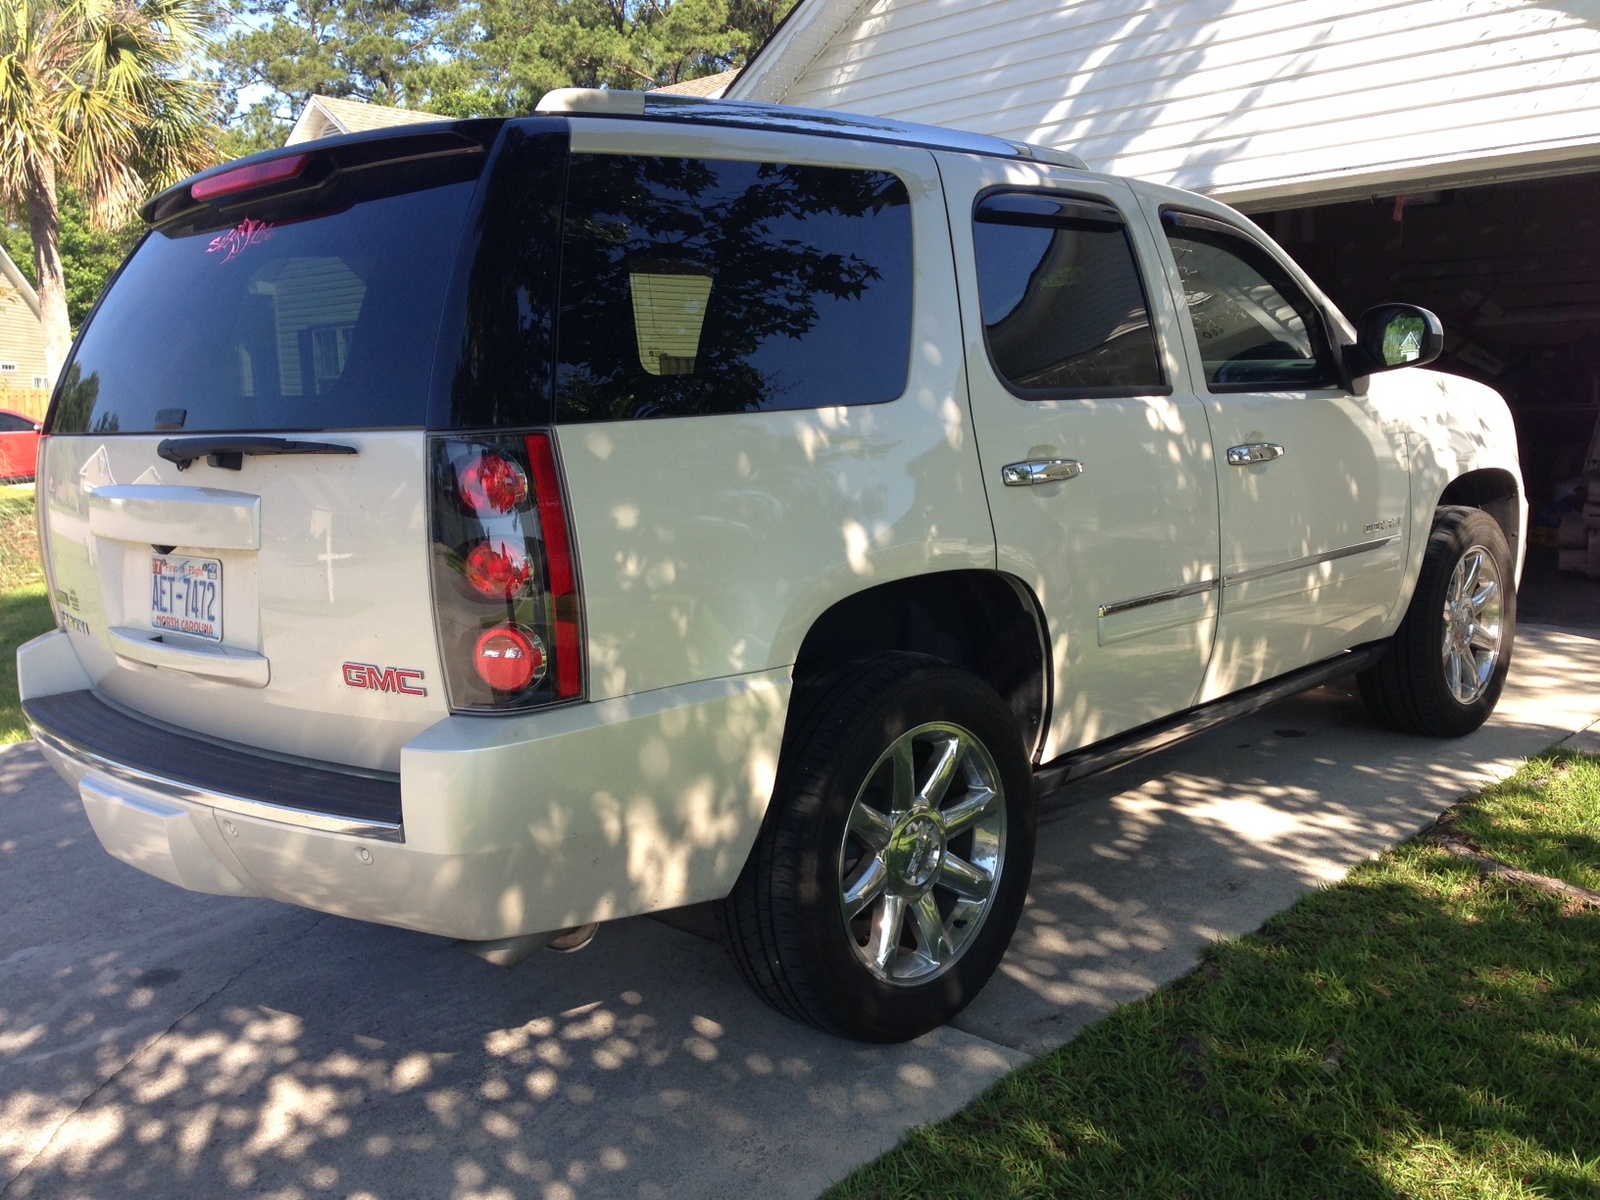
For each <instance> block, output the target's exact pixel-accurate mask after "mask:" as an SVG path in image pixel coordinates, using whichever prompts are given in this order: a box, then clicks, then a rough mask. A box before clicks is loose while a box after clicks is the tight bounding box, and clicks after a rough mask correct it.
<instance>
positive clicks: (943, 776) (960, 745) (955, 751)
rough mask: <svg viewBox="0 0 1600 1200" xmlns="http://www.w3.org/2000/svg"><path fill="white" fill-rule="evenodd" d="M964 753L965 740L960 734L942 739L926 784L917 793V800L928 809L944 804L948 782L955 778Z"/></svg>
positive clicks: (953, 734) (965, 748) (948, 788)
mask: <svg viewBox="0 0 1600 1200" xmlns="http://www.w3.org/2000/svg"><path fill="white" fill-rule="evenodd" d="M966 751H967V739H966V738H964V737H962V736H961V735H960V734H955V733H952V734H950V735H948V736H947V737H945V738H944V741H943V745H941V746H940V747H939V753H938V755H937V757H935V758H934V760H933V766H932V768H931V769H930V770H929V772H928V782H927V783H925V784H923V785H922V790H921V792H920V793H919V799H920V800H921V801H922V802H923V803H925V804H927V805H928V807H930V808H938V807H939V805H940V804H942V803H943V802H944V796H945V793H946V792H948V791H949V790H950V781H951V780H952V779H954V778H955V776H956V769H957V768H958V767H960V765H961V759H962V756H963V755H965V754H966Z"/></svg>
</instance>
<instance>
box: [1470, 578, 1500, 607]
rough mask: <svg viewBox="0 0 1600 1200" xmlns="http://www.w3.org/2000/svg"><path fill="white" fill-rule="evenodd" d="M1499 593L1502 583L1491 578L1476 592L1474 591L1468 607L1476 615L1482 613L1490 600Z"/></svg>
mask: <svg viewBox="0 0 1600 1200" xmlns="http://www.w3.org/2000/svg"><path fill="white" fill-rule="evenodd" d="M1499 595H1500V584H1499V582H1498V581H1497V580H1494V579H1491V580H1489V581H1488V582H1487V583H1485V584H1484V585H1483V586H1482V587H1481V588H1479V589H1478V590H1477V591H1476V592H1473V593H1472V596H1471V598H1470V599H1468V601H1467V607H1468V608H1469V609H1471V611H1472V612H1473V614H1474V615H1477V614H1480V613H1482V612H1483V610H1484V609H1485V608H1487V607H1488V606H1489V602H1490V601H1491V600H1493V599H1495V598H1496V597H1497V596H1499Z"/></svg>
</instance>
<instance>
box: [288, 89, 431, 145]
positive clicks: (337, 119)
mask: <svg viewBox="0 0 1600 1200" xmlns="http://www.w3.org/2000/svg"><path fill="white" fill-rule="evenodd" d="M448 120H450V118H449V117H441V116H439V114H438V113H430V112H422V111H421V110H420V109H415V108H390V107H389V106H388V105H384V104H368V103H366V101H364V100H339V99H336V98H335V97H333V96H313V97H311V99H310V100H309V101H308V102H307V103H306V106H305V108H304V109H302V110H301V112H300V116H299V118H298V119H297V120H296V121H295V123H294V128H293V129H291V130H289V137H288V138H287V140H285V142H284V143H283V144H284V145H285V146H293V145H294V144H295V143H297V142H314V141H316V140H317V139H318V138H326V137H337V136H338V135H339V134H341V133H364V132H365V131H366V130H369V129H388V128H391V127H392V126H395V125H417V124H420V123H422V122H424V121H448Z"/></svg>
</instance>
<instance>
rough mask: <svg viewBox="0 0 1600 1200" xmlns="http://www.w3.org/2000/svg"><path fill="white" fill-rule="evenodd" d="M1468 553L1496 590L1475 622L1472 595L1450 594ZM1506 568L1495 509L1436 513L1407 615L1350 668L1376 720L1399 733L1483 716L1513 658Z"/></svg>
mask: <svg viewBox="0 0 1600 1200" xmlns="http://www.w3.org/2000/svg"><path fill="white" fill-rule="evenodd" d="M1473 561H1477V563H1478V564H1479V571H1480V573H1481V572H1483V571H1489V570H1492V572H1493V574H1494V577H1495V578H1494V582H1495V585H1496V589H1497V590H1496V594H1495V596H1494V597H1492V598H1491V599H1490V600H1489V601H1486V602H1485V603H1484V604H1483V605H1482V606H1481V611H1478V612H1477V613H1476V617H1485V616H1487V617H1491V618H1492V619H1491V620H1487V621H1482V622H1479V621H1477V620H1476V619H1475V617H1474V615H1473V613H1472V609H1473V607H1474V605H1473V604H1471V603H1470V599H1471V598H1470V597H1468V601H1469V602H1468V603H1467V605H1466V606H1465V607H1463V605H1462V603H1461V602H1460V598H1459V597H1457V596H1456V595H1455V594H1454V593H1455V592H1456V591H1457V590H1458V587H1459V585H1460V584H1461V583H1463V582H1467V581H1468V578H1467V576H1468V572H1470V571H1471V569H1472V563H1473ZM1458 568H1459V569H1460V571H1461V574H1460V575H1458V573H1457V572H1458ZM1514 570H1515V568H1514V565H1513V563H1512V560H1511V550H1510V547H1508V546H1507V545H1506V538H1505V534H1504V533H1502V532H1501V530H1500V526H1499V524H1497V523H1496V521H1495V520H1494V518H1493V517H1491V516H1489V515H1488V514H1487V513H1485V512H1483V511H1482V510H1480V509H1476V508H1461V507H1454V506H1452V507H1446V508H1441V509H1439V510H1438V511H1437V512H1436V513H1435V514H1434V519H1433V530H1432V532H1430V533H1429V535H1428V548H1427V550H1426V552H1425V553H1424V556H1423V559H1422V574H1421V576H1420V577H1419V578H1418V579H1417V590H1416V592H1415V593H1414V594H1413V595H1412V597H1411V605H1410V607H1409V608H1407V609H1406V615H1405V620H1403V621H1402V622H1401V624H1400V628H1399V629H1398V630H1396V631H1395V635H1394V637H1393V638H1392V639H1391V643H1390V646H1389V650H1388V653H1386V654H1385V655H1384V656H1383V658H1382V659H1380V660H1379V661H1378V662H1377V663H1376V664H1375V665H1374V666H1372V667H1369V668H1368V669H1367V670H1365V671H1362V672H1361V673H1360V674H1359V675H1357V676H1356V681H1357V683H1358V684H1359V686H1360V689H1361V699H1362V700H1363V701H1365V702H1366V706H1367V711H1368V712H1370V713H1371V714H1372V716H1373V717H1374V718H1375V719H1376V720H1377V721H1378V722H1379V723H1380V724H1383V725H1387V726H1388V727H1389V728H1390V729H1397V730H1400V731H1401V732H1402V733H1419V734H1424V735H1426V736H1428V737H1461V736H1462V735H1463V734H1468V733H1471V732H1472V731H1473V730H1474V729H1476V728H1478V726H1480V725H1482V724H1483V723H1484V721H1486V720H1488V718H1489V714H1490V713H1492V712H1493V711H1494V706H1495V704H1496V703H1497V702H1498V701H1499V699H1500V690H1501V688H1502V687H1504V686H1505V681H1506V671H1507V670H1508V669H1509V668H1510V666H1511V649H1512V643H1513V641H1514V639H1515V637H1516V628H1517V591H1516V584H1515V575H1514ZM1474 591H1475V592H1476V593H1478V594H1481V593H1482V591H1483V589H1482V588H1481V587H1478V588H1475V589H1474ZM1496 602H1497V604H1498V608H1497V609H1496ZM1491 643H1492V649H1493V654H1492V655H1491V654H1490V653H1489V650H1490V648H1491ZM1469 664H1470V669H1468V668H1469Z"/></svg>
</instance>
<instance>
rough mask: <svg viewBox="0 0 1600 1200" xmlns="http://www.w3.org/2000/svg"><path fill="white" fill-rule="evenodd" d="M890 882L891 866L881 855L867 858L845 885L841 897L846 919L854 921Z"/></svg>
mask: <svg viewBox="0 0 1600 1200" xmlns="http://www.w3.org/2000/svg"><path fill="white" fill-rule="evenodd" d="M888 882H889V868H888V867H886V866H884V865H883V859H882V858H879V857H873V858H867V859H863V860H862V861H861V864H860V865H859V866H858V867H857V868H856V872H855V878H854V879H853V880H851V881H850V882H849V883H847V884H846V885H845V889H844V891H843V892H842V893H841V894H840V896H839V899H840V901H841V902H842V904H843V906H844V919H845V920H846V921H853V920H855V918H856V917H857V916H859V915H860V913H861V911H862V910H863V909H865V908H866V907H867V905H869V904H871V903H872V902H873V901H874V900H876V899H877V898H878V896H879V895H880V894H881V893H882V891H883V886H884V884H886V883H888Z"/></svg>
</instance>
